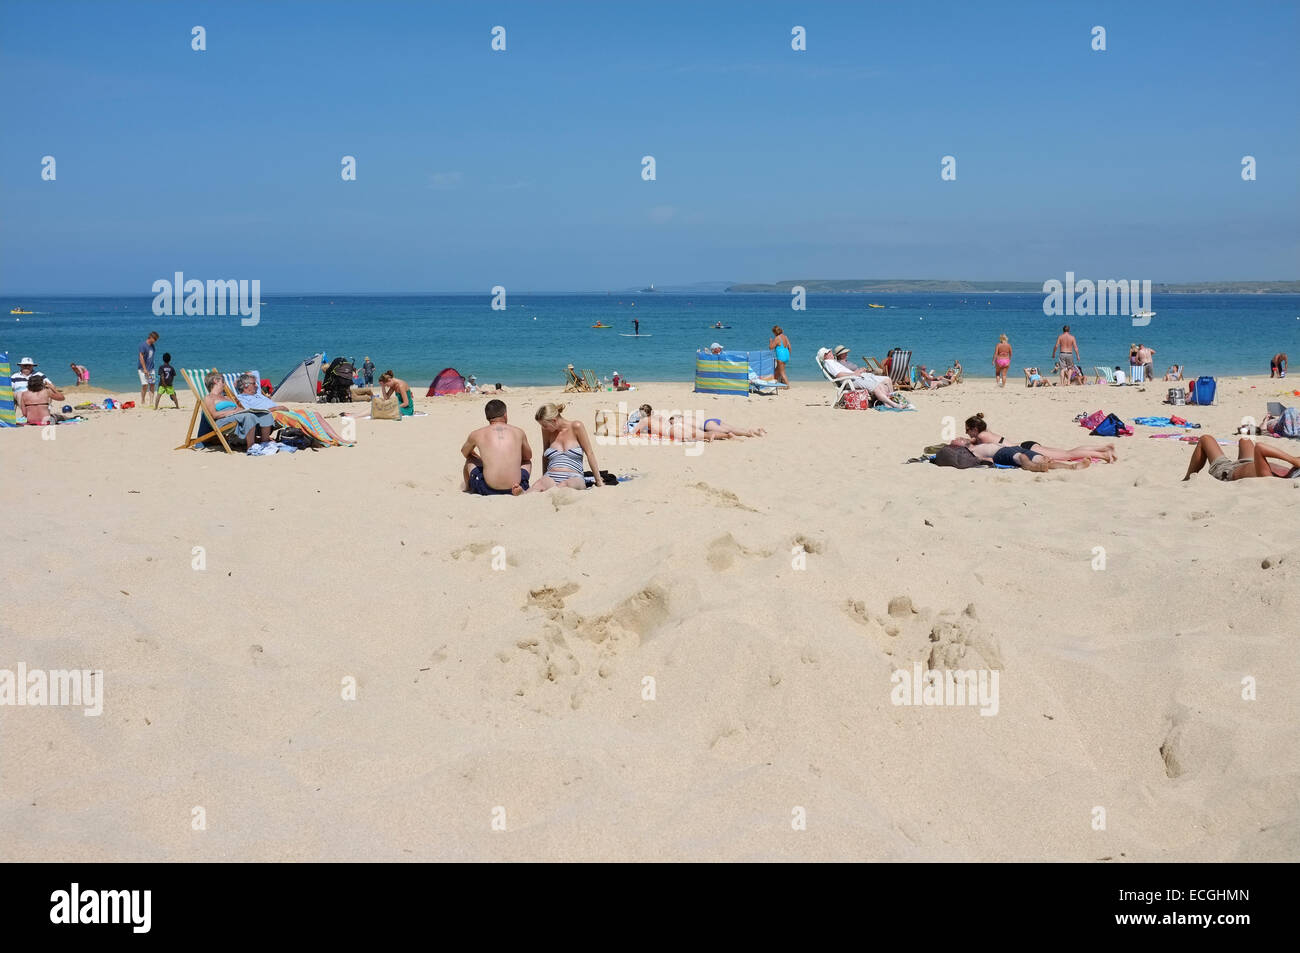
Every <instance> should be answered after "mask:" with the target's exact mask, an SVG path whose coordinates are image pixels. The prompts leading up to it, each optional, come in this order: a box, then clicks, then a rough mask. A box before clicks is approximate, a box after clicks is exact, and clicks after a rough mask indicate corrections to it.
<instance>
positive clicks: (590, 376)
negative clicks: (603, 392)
mask: <svg viewBox="0 0 1300 953" xmlns="http://www.w3.org/2000/svg"><path fill="white" fill-rule="evenodd" d="M582 382H583V383H584V384H586V385H587V390H589V391H593V392H594V391H598V390H600V378H599V377H597V376H596V372H595V371H590V370H586V369H584V370H583V372H582Z"/></svg>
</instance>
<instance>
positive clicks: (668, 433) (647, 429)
mask: <svg viewBox="0 0 1300 953" xmlns="http://www.w3.org/2000/svg"><path fill="white" fill-rule="evenodd" d="M641 411H642V413H643V416H642V417H641V419H640V420H639V421H637V424H636V427H635V428H634V429H633V430H632V431H631V432H632V433H634V434H650V435H651V436H655V437H662V438H664V439H666V440H676V441H679V442H682V443H688V442H691V441H695V440H703V441H706V442H711V441H713V440H730V439H731V438H732V437H766V436H767V431H766V430H764V429H763V428H762V427H754V428H752V429H746V428H744V427H733V426H731V425H730V424H724V423H723V422H722V419H721V418H720V417H710V418H709V419H708V420H706V421H704V424H703V426H700V425H698V424H696V423H695V421H694V420H692V419H691V415H690V414H671V415H669V416H668V417H664V416H662V415H656V414H655V413H654V412H653V411H652V410H651V408H650V405H649V404H642V405H641Z"/></svg>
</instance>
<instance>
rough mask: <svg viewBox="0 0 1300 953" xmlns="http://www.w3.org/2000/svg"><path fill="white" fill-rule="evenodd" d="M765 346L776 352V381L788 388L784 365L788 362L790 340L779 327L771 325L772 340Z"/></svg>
mask: <svg viewBox="0 0 1300 953" xmlns="http://www.w3.org/2000/svg"><path fill="white" fill-rule="evenodd" d="M767 346H768V347H769V348H771V349H772V350H773V351H775V352H776V355H775V356H776V379H777V380H778V381H780V382H781V383H782V384H784V385H785V386H787V387H789V386H790V381H789V379H788V378H787V377H786V376H785V365H786V363H787V362H788V361H789V360H790V339H789V338H788V337H786V336H785V331H783V330H781V325H779V324H774V325H772V340H770V341H768V342H767Z"/></svg>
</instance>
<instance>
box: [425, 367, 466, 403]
mask: <svg viewBox="0 0 1300 953" xmlns="http://www.w3.org/2000/svg"><path fill="white" fill-rule="evenodd" d="M463 393H465V378H463V377H461V374H460V371H458V370H456V368H454V367H444V368H443V369H442V370H440V371H439V372H438V373H437V374H435V375H433V380H432V381H431V382H430V383H429V392H428V393H427V394H425V395H424V396H425V397H445V396H447V395H448V394H463Z"/></svg>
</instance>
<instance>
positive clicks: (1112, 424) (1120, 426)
mask: <svg viewBox="0 0 1300 953" xmlns="http://www.w3.org/2000/svg"><path fill="white" fill-rule="evenodd" d="M1127 429H1128V428H1127V427H1126V426H1125V424H1124V421H1123V420H1121V419H1120V418H1118V417H1116V416H1115V415H1114V414H1107V415H1106V418H1105V419H1104V420H1103V421H1102V422H1101V423H1099V424H1097V426H1095V427H1093V428H1092V435H1093V436H1094V437H1118V436H1120V435H1121V434H1122V433H1124V431H1125V430H1127ZM1129 433H1132V431H1131V430H1130V431H1129Z"/></svg>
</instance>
